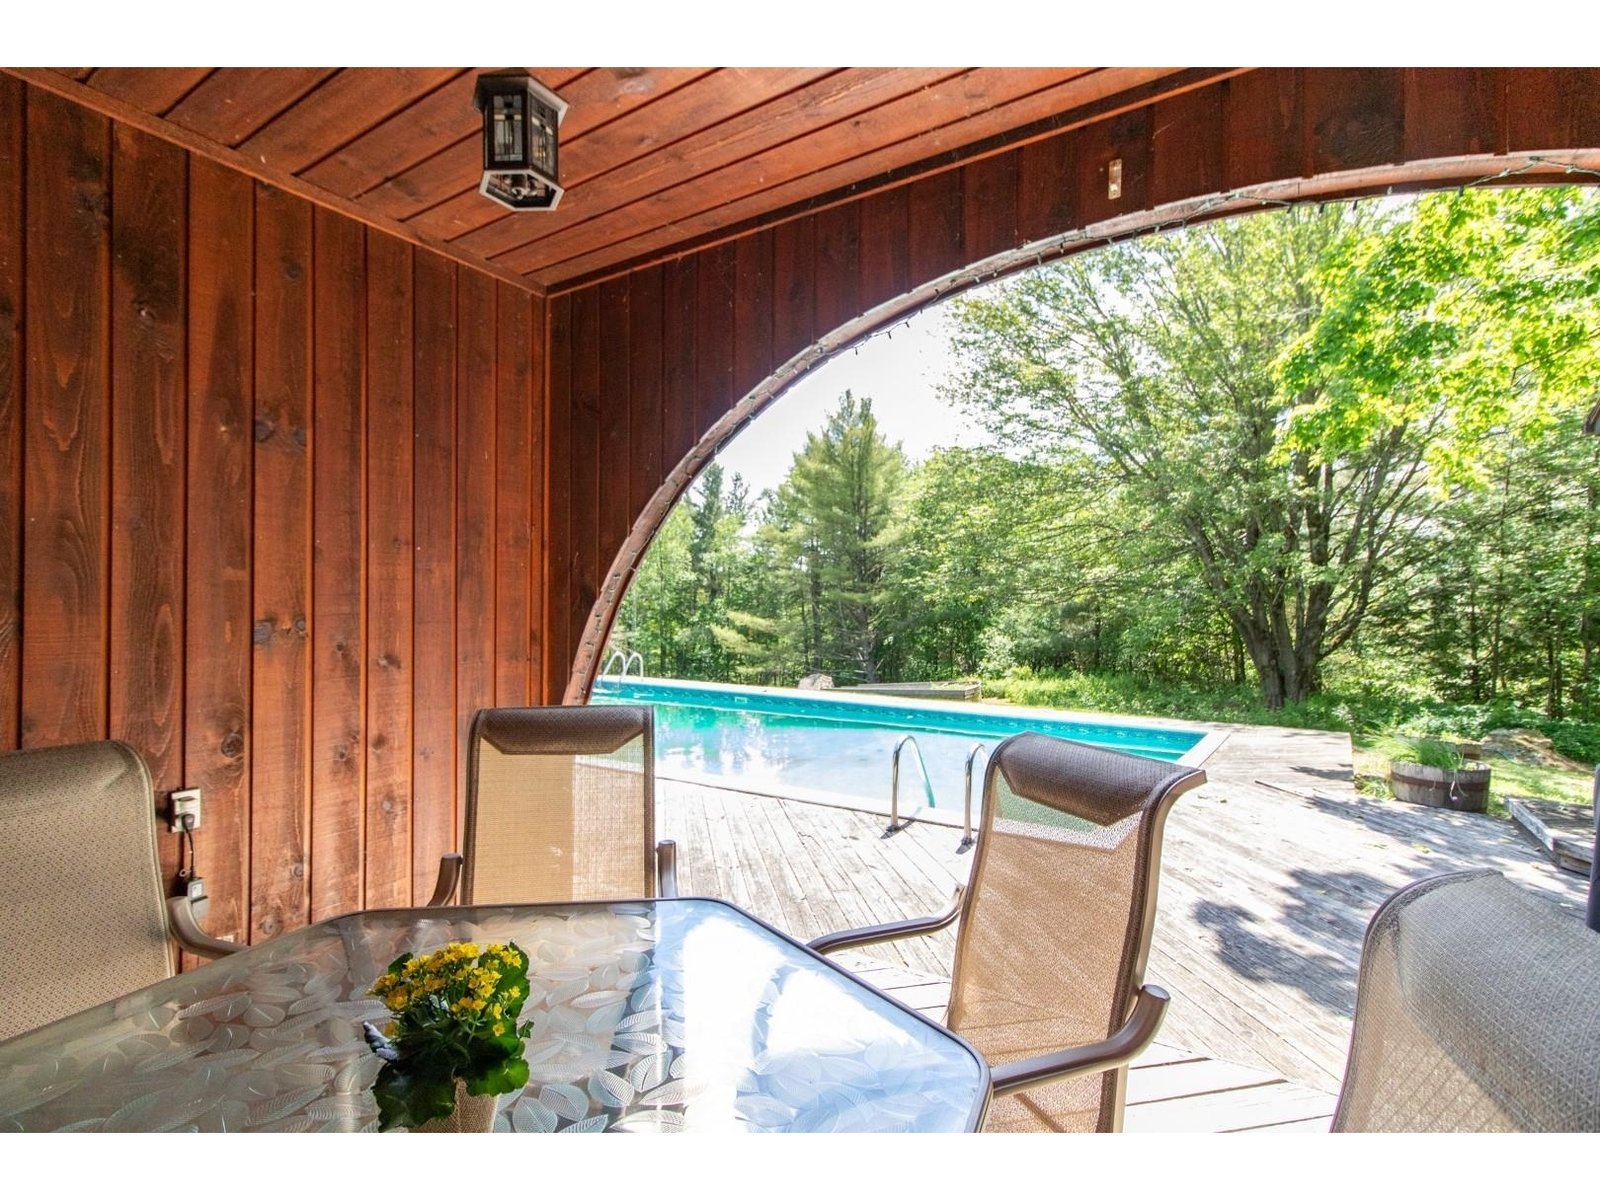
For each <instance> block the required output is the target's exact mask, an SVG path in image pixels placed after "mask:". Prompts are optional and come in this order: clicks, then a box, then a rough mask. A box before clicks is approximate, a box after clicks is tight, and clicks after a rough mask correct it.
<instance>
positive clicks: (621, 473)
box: [595, 279, 632, 573]
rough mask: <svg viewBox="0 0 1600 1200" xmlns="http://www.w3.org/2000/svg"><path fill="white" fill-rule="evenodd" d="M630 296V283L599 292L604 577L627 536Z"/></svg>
mask: <svg viewBox="0 0 1600 1200" xmlns="http://www.w3.org/2000/svg"><path fill="white" fill-rule="evenodd" d="M630 319H631V318H630V308H629V291H628V281H627V280H626V279H617V280H613V281H611V282H610V283H606V284H602V285H601V287H600V475H599V480H598V483H599V505H600V526H599V545H598V548H597V550H596V555H595V565H596V567H597V568H598V569H599V571H600V572H602V573H604V572H605V571H606V570H608V569H609V568H610V566H611V560H612V559H613V558H615V557H616V554H617V551H618V550H620V549H621V548H622V543H623V542H624V541H625V540H626V539H627V536H628V498H629V486H628V476H629V471H628V420H629V415H630V412H629V404H628V386H629V384H628V379H629V374H630V372H631V369H632V367H631V361H630V360H631V351H630V349H629V342H628V339H629V333H630V330H629V322H630Z"/></svg>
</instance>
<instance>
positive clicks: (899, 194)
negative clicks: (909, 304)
mask: <svg viewBox="0 0 1600 1200" xmlns="http://www.w3.org/2000/svg"><path fill="white" fill-rule="evenodd" d="M907 203H908V189H906V188H893V189H891V190H889V191H885V192H876V193H874V194H873V195H871V196H868V197H867V198H866V199H864V200H862V201H861V294H860V295H859V296H858V297H857V300H856V302H857V304H858V305H859V306H860V309H861V311H870V310H871V309H873V308H876V307H877V306H878V305H880V304H882V303H883V302H884V301H885V300H892V299H894V298H895V297H896V296H899V295H903V294H904V293H905V292H907V291H909V290H910V288H911V246H910V239H911V232H910V220H909V219H908V215H907ZM852 315H854V314H852Z"/></svg>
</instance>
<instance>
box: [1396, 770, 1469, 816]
mask: <svg viewBox="0 0 1600 1200" xmlns="http://www.w3.org/2000/svg"><path fill="white" fill-rule="evenodd" d="M1489 774H1490V770H1489V768H1488V767H1486V766H1482V765H1480V764H1477V763H1469V764H1468V765H1467V766H1465V767H1463V768H1462V769H1461V770H1459V771H1450V770H1446V769H1445V768H1444V767H1425V766H1423V765H1422V764H1421V763H1410V762H1392V763H1390V764H1389V786H1390V787H1391V788H1393V789H1394V794H1395V796H1396V798H1397V799H1400V800H1409V801H1410V802H1411V803H1412V804H1425V805H1427V806H1428V807H1429V808H1448V809H1450V810H1452V811H1453V812H1472V813H1481V812H1487V811H1488V810H1489Z"/></svg>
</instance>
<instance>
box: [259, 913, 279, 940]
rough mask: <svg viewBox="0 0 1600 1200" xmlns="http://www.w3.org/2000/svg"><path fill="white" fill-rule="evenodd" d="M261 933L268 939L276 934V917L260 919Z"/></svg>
mask: <svg viewBox="0 0 1600 1200" xmlns="http://www.w3.org/2000/svg"><path fill="white" fill-rule="evenodd" d="M261 932H262V933H264V934H266V935H267V936H268V937H271V936H272V935H273V934H275V933H277V932H278V918H277V917H263V918H262V919H261Z"/></svg>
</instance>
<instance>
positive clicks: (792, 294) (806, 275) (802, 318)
mask: <svg viewBox="0 0 1600 1200" xmlns="http://www.w3.org/2000/svg"><path fill="white" fill-rule="evenodd" d="M816 253H817V221H816V218H815V217H803V218H801V219H800V220H798V221H789V222H787V223H786V224H783V225H779V226H778V227H777V228H776V229H775V230H773V231H772V283H773V291H774V292H775V293H776V295H777V303H776V304H775V305H774V307H773V313H772V358H773V361H774V362H778V363H783V362H788V361H789V360H790V359H791V358H793V357H794V356H795V355H796V354H798V353H800V351H802V350H804V349H805V348H806V347H807V346H809V345H810V344H811V342H812V340H813V339H814V338H815V337H816V328H817V308H816V297H817V273H816V272H817V264H816ZM656 402H657V404H659V403H660V400H659V397H658V398H657V401H656Z"/></svg>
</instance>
